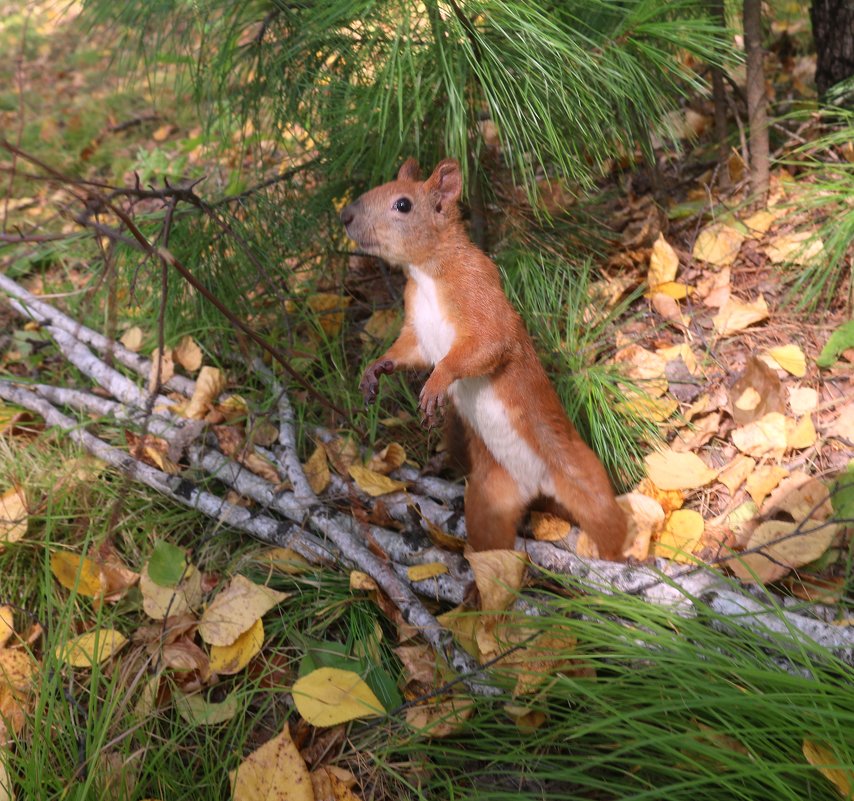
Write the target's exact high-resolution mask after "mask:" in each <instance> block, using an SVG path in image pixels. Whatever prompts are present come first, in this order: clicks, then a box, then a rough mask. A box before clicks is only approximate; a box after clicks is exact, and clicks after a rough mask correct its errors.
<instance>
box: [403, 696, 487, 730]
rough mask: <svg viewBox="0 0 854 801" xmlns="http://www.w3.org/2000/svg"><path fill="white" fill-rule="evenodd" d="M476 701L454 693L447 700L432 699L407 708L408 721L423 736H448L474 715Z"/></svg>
mask: <svg viewBox="0 0 854 801" xmlns="http://www.w3.org/2000/svg"><path fill="white" fill-rule="evenodd" d="M473 712H474V702H473V701H471V699H469V698H464V697H462V696H459V695H452V696H451V697H450V698H445V700H440V701H437V700H430V701H426V702H424V703H422V704H418V705H417V706H412V707H409V709H407V710H406V713H405V716H406V722H407V723H408V724H409V726H411V727H412V728H413V729H415V730H416V731H417V732H418V734H419V735H421V736H422V737H448V736H449V735H451V734H454V733H456V732H458V731H459V730H460V729H461V728H462V727H463V724H464V723H465V722H466V721H467V720H468V719H469V718H470V717H471V716H472V713H473Z"/></svg>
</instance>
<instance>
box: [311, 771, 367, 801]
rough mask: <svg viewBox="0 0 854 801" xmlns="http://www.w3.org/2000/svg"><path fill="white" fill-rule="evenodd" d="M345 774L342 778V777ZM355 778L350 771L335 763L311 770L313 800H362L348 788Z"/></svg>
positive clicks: (354, 781)
mask: <svg viewBox="0 0 854 801" xmlns="http://www.w3.org/2000/svg"><path fill="white" fill-rule="evenodd" d="M344 776H346V777H347V778H346V779H344V778H342V777H344ZM355 783H356V779H355V777H354V776H353V774H352V773H350V771H347V770H344V769H343V768H337V767H336V766H335V765H322V766H321V767H319V768H317V769H316V770H313V771H312V772H311V786H312V789H313V792H314V801H362V799H361V798H359V796H358V795H356V793H354V792H353V790H352V789H350V788H351V787H352V786H353V785H354V784H355Z"/></svg>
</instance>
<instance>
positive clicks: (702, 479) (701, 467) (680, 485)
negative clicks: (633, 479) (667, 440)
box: [644, 450, 718, 490]
mask: <svg viewBox="0 0 854 801" xmlns="http://www.w3.org/2000/svg"><path fill="white" fill-rule="evenodd" d="M644 462H646V469H647V475H648V476H649V478H650V480H651V481H652V482H653V484H655V486H656V487H658V488H659V489H663V490H683V489H697V488H698V487H702V486H705V485H706V484H708V483H709V482H710V481H712V480H713V479H714V478H715V477H716V476H717V474H718V471H717V470H712V468H710V467H707V466H706V464H705V462H703V460H702V459H701V458H700V457H699V456H697V454H695V453H679V452H677V451H674V450H664V451H658V452H656V453H650V454H649V455H648V456H647V457H646V458H645V459H644Z"/></svg>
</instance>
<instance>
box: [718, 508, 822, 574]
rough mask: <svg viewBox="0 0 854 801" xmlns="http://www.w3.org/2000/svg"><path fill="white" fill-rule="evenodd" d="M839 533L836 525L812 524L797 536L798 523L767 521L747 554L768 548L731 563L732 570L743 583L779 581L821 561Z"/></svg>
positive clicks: (754, 537)
mask: <svg viewBox="0 0 854 801" xmlns="http://www.w3.org/2000/svg"><path fill="white" fill-rule="evenodd" d="M837 530H838V526H835V525H824V526H820V527H819V524H818V523H813V522H811V521H809V522H807V523H805V524H803V525H802V528H801V531H800V532H798V533H795V532H796V531H797V525H796V524H795V523H791V522H788V521H785V520H768V521H766V522H765V523H762V524H761V525H759V526H758V527H757V528H756V530H755V531H754V532H753V534H752V535H751V537H750V539H749V540H748V541H747V548H746V549H747V550H753V549H755V548H758V547H760V546H766V547H764V548H763V550H762V552H759V553H751V554H746V555H744V556H742V557H740V559H738V560H733V561H731V562H729V566H730V567H731V568H732V572H733V573H735V575H736V576H738V577H739V578H740V579H741V580H742V581H756V580H758V581H760V582H762V583H767V582H771V581H777V579H780V578H782V577H783V576H785V575H786V573H788V572H789V570H791V569H792V568H795V567H800V566H801V565H805V564H807V563H808V562H812V561H813V560H815V559H818V557H819V556H821V555H822V554H823V553H824V552H825V551H826V550H827V549H828V548H829V547H830V543H831V542H833V538H834V536H836V532H837ZM783 538H785V539H783ZM780 540H782V541H780ZM772 543H773V544H772ZM763 554H767V557H766V556H764V555H763ZM754 574H755V578H754Z"/></svg>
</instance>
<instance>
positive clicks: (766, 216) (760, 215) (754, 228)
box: [742, 209, 778, 239]
mask: <svg viewBox="0 0 854 801" xmlns="http://www.w3.org/2000/svg"><path fill="white" fill-rule="evenodd" d="M777 217H778V215H777V214H775V213H774V212H772V211H768V209H761V210H760V211H757V212H754V213H753V214H751V215H750V216H749V217H748V218H747V219H745V220H743V221H742V222H744V225H745V227H746V228H748V229H749V230H750V236H751V237H753V238H754V239H761V238H762V235H763V234H764V233H765V232H766V231H767V230H768V229H769V228H770V227H771V226H772V225H773V224H774V220H776V219H777Z"/></svg>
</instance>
